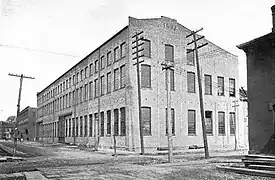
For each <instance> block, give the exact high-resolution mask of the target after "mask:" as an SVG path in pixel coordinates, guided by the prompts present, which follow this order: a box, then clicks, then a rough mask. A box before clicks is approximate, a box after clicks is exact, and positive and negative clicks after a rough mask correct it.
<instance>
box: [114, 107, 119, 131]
mask: <svg viewBox="0 0 275 180" xmlns="http://www.w3.org/2000/svg"><path fill="white" fill-rule="evenodd" d="M118 117H119V115H118V109H114V135H116V136H117V135H118V125H119V124H118V121H119V119H118Z"/></svg>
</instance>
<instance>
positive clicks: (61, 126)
mask: <svg viewBox="0 0 275 180" xmlns="http://www.w3.org/2000/svg"><path fill="white" fill-rule="evenodd" d="M58 142H60V143H65V116H60V117H59V119H58Z"/></svg>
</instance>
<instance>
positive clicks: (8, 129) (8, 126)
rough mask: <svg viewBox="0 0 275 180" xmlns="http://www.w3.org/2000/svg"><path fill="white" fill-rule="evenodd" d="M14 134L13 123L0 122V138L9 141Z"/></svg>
mask: <svg viewBox="0 0 275 180" xmlns="http://www.w3.org/2000/svg"><path fill="white" fill-rule="evenodd" d="M13 132H14V123H13V122H8V121H0V138H1V139H11V136H12V134H13Z"/></svg>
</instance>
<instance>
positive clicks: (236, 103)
mask: <svg viewBox="0 0 275 180" xmlns="http://www.w3.org/2000/svg"><path fill="white" fill-rule="evenodd" d="M238 106H239V104H238V100H234V101H233V105H232V107H234V112H235V117H234V118H235V119H234V125H235V127H234V134H235V136H234V137H235V150H237V132H236V130H237V121H236V117H237V107H238Z"/></svg>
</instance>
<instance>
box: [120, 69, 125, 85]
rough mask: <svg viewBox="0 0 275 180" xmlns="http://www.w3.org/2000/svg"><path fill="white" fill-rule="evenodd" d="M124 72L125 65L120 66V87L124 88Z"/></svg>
mask: <svg viewBox="0 0 275 180" xmlns="http://www.w3.org/2000/svg"><path fill="white" fill-rule="evenodd" d="M125 73H126V72H125V65H122V66H120V88H124V87H125V86H126V79H125V78H126V77H125V76H126V75H125Z"/></svg>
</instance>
